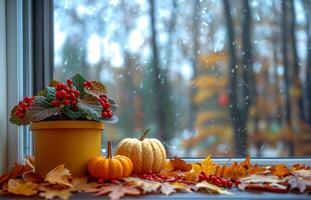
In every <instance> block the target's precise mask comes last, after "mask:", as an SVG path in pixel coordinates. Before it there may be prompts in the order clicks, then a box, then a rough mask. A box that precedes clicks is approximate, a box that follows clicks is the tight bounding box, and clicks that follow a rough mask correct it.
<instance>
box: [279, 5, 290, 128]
mask: <svg viewBox="0 0 311 200" xmlns="http://www.w3.org/2000/svg"><path fill="white" fill-rule="evenodd" d="M281 4H282V23H281V32H282V55H283V66H284V85H285V120H286V123H287V124H288V126H289V127H291V126H292V122H291V99H290V77H289V62H288V46H287V44H288V34H287V33H288V26H287V24H288V22H287V21H288V20H287V10H288V9H287V7H288V6H287V1H281Z"/></svg>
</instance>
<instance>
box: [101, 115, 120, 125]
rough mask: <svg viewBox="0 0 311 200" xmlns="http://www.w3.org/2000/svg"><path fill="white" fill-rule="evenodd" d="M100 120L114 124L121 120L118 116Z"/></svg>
mask: <svg viewBox="0 0 311 200" xmlns="http://www.w3.org/2000/svg"><path fill="white" fill-rule="evenodd" d="M98 121H101V122H106V123H110V124H114V123H117V122H118V121H119V119H118V117H117V116H112V117H111V118H109V119H103V118H101V119H99V120H98Z"/></svg>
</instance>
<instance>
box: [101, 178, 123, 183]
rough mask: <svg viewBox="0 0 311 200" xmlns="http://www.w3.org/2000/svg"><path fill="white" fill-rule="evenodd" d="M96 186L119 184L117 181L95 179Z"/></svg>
mask: <svg viewBox="0 0 311 200" xmlns="http://www.w3.org/2000/svg"><path fill="white" fill-rule="evenodd" d="M97 183H98V184H103V183H112V184H117V183H120V181H119V180H104V179H102V178H99V179H97Z"/></svg>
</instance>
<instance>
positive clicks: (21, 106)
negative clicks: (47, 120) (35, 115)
mask: <svg viewBox="0 0 311 200" xmlns="http://www.w3.org/2000/svg"><path fill="white" fill-rule="evenodd" d="M34 99H35V97H31V98H30V97H25V98H24V100H22V101H20V102H19V103H18V106H17V108H16V111H15V115H16V116H18V117H19V118H23V117H24V116H25V112H26V110H27V109H28V108H29V106H30V105H31V104H32V103H33V101H34Z"/></svg>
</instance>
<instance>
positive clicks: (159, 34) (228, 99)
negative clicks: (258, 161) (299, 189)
mask: <svg viewBox="0 0 311 200" xmlns="http://www.w3.org/2000/svg"><path fill="white" fill-rule="evenodd" d="M310 14H311V7H310V2H309V1H277V0H274V1H271V0H238V1H226V0H225V1H215V0H202V1H196V0H190V1H189V0H169V1H161V0H149V1H147V0H133V1H125V0H113V1H101V0H93V1H88V0H77V1H70V0H54V47H55V57H54V63H55V67H54V78H55V79H58V80H62V81H64V80H66V79H67V78H69V77H71V76H73V75H74V74H76V73H77V72H79V73H80V74H82V75H84V76H86V77H87V78H88V79H98V80H101V81H102V82H103V83H105V84H106V86H107V87H108V93H109V95H110V96H111V97H112V98H114V99H115V100H116V101H117V103H118V104H119V111H118V113H117V115H118V117H119V119H120V121H119V123H118V124H108V125H107V128H106V131H105V139H104V140H106V138H107V137H108V138H109V139H112V140H113V141H114V144H117V142H119V141H120V140H121V139H122V138H124V137H139V136H140V135H141V133H142V132H143V130H144V129H146V128H151V129H152V132H151V133H150V137H157V138H158V139H160V140H161V141H163V142H164V144H165V146H166V147H167V150H168V152H169V155H177V156H206V155H207V154H212V155H213V156H237V155H242V156H244V155H246V154H250V155H251V156H307V155H310V153H311V152H310V151H311V129H310V124H311V112H310V111H311V103H310V102H311V26H310V23H311V22H310ZM308 47H309V48H308Z"/></svg>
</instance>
